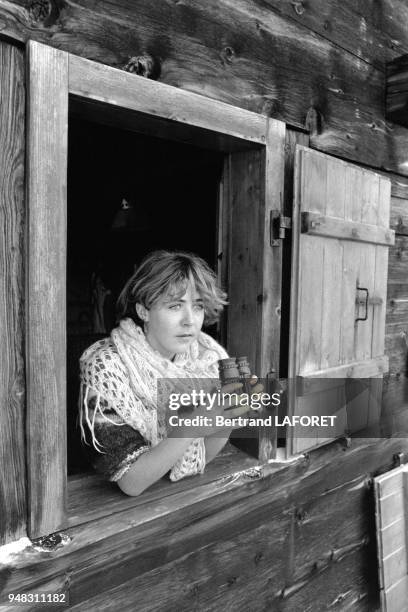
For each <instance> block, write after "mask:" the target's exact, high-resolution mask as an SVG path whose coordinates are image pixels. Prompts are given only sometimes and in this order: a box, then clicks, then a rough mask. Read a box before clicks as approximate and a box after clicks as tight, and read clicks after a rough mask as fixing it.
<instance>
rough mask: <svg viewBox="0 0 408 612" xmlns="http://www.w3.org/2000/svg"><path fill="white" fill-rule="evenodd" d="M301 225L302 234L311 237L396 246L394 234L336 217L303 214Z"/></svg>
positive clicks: (382, 228)
mask: <svg viewBox="0 0 408 612" xmlns="http://www.w3.org/2000/svg"><path fill="white" fill-rule="evenodd" d="M301 224H302V227H301V232H302V234H309V235H310V236H327V237H330V238H339V239H343V240H357V241H359V242H373V243H376V244H382V245H388V246H391V245H392V244H394V232H393V231H391V230H389V229H386V228H385V227H380V226H376V225H369V224H364V223H357V222H355V221H344V220H342V219H338V218H336V217H330V216H324V215H319V214H318V213H311V212H302V213H301Z"/></svg>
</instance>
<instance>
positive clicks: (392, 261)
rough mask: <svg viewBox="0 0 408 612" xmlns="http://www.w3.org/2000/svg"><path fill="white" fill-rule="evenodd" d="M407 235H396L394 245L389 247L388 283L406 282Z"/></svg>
mask: <svg viewBox="0 0 408 612" xmlns="http://www.w3.org/2000/svg"><path fill="white" fill-rule="evenodd" d="M407 266H408V237H407V236H396V237H395V245H394V246H393V247H391V248H390V252H389V260H388V285H393V284H399V285H401V284H404V283H406V282H407V269H408V268H407Z"/></svg>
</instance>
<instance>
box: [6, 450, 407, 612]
mask: <svg viewBox="0 0 408 612" xmlns="http://www.w3.org/2000/svg"><path fill="white" fill-rule="evenodd" d="M407 450H408V441H407V440H401V439H399V440H396V439H393V440H378V439H373V440H368V439H365V440H358V439H357V440H353V441H352V445H351V447H350V448H346V447H344V446H343V445H342V444H341V443H334V444H331V445H329V446H328V447H325V448H321V449H318V450H317V451H315V452H313V453H311V454H310V456H309V457H308V458H305V459H304V460H303V461H301V462H298V463H297V464H294V465H289V466H285V467H284V468H281V469H277V470H275V471H274V472H272V473H271V474H270V476H267V477H266V478H263V479H259V480H257V481H256V480H252V481H251V482H250V481H246V482H244V481H241V482H240V483H237V482H236V483H235V484H233V483H232V482H230V483H229V486H228V487H226V488H225V489H224V490H223V489H222V487H221V488H220V486H219V485H218V487H215V488H213V494H212V495H207V496H205V495H204V496H202V497H200V498H199V499H198V498H197V499H196V500H195V502H194V503H191V499H192V498H191V490H190V491H189V492H188V491H186V492H185V493H180V494H178V495H176V496H175V498H174V499H173V500H167V501H166V502H162V503H160V504H158V503H157V500H156V501H153V502H151V503H150V504H149V503H147V504H146V505H145V506H143V505H141V506H139V508H137V509H136V508H133V509H128V510H126V511H124V512H120V513H116V514H114V515H112V516H107V517H106V518H105V519H101V520H99V521H96V522H88V523H85V524H83V525H81V526H78V527H75V528H72V529H70V532H69V533H70V535H71V536H72V541H71V543H70V544H69V545H68V546H66V547H64V548H62V549H59V550H56V551H55V552H53V553H51V554H50V553H47V554H44V553H41V552H36V551H34V550H27V551H25V552H22V553H20V554H19V555H16V556H15V558H14V559H13V561H12V563H11V564H10V565H9V566H8V571H7V574H6V575H4V576H2V577H4V581H3V583H2V591H1V596H0V601H4V599H5V598H6V596H7V593H8V592H10V591H14V590H20V591H21V590H23V589H24V590H29V589H30V585H36V588H38V587H39V586H40V585H41V584H46V583H47V582H50V581H52V580H53V579H54V578H55V579H57V578H58V577H60V576H62V575H63V574H64V572H66V573H67V574H69V577H70V584H69V592H70V596H71V602H72V605H76V606H77V609H81V607H82V609H86V610H88V609H90V610H91V609H96V607H97V606H98V605H99V606H102V609H104V608H103V606H106V608H105V609H112V608H109V605H110V606H112V605H113V604H114V603H117V602H120V605H121V607H123V609H132V608H131V606H132V605H133V609H135V605H136V606H137V605H138V602H140V601H143V602H144V603H146V605H148V606H150V608H149V607H148V608H147V609H153V610H154V609H160V607H159V606H160V605H161V604H162V603H163V601H164V597H165V592H166V589H168V590H167V593H168V594H167V597H168V598H169V602H181V604H182V601H183V596H184V597H185V598H186V601H188V602H189V603H190V604H191V603H193V602H197V601H198V602H203V603H204V604H205V605H204V609H217V608H216V606H217V605H218V609H219V602H220V598H221V597H222V598H223V599H222V600H223V605H224V606H227V607H228V606H231V607H234V606H235V604H236V603H237V604H238V609H240V608H239V602H242V609H245V610H247V609H251V607H250V604H249V602H250V601H251V599H252V600H253V601H254V602H255V605H257V604H256V602H257V600H258V598H259V601H260V602H261V604H262V605H263V609H265V608H266V609H274V606H276V607H277V609H281V606H283V609H285V610H287V611H288V612H289V611H291V610H294V609H295V610H297V609H300V610H303V609H310V611H311V612H312V611H314V610H316V609H319V605H321V606H322V607H321V609H327V606H328V604H329V603H333V602H334V601H335V600H336V599H338V601H339V605H340V603H341V601H342V600H341V596H345V597H347V599H346V601H347V603H350V605H352V604H353V605H355V607H351V609H353V610H354V609H356V610H359V609H362V610H363V609H364V610H370V612H372V611H373V610H377V605H378V587H377V585H376V583H375V580H373V576H375V572H376V561H375V553H373V549H372V544H373V541H374V537H375V532H374V526H373V509H372V506H371V503H372V501H371V500H372V495H371V491H370V489H369V486H368V485H369V479H370V477H371V476H372V475H373V474H374V473H375V472H377V473H378V472H381V473H382V472H385V471H386V470H388V469H390V468H391V467H392V455H393V453H396V452H403V451H405V452H406V451H407ZM212 486H213V485H210V484H209V485H208V487H210V488H211V487H212ZM207 492H208V491H207ZM118 494H119V493H118ZM188 497H190V502H189V503H187V505H186V503H185V502H186V501H187V499H188ZM183 500H184V501H183ZM322 515H323V516H324V517H327V522H326V521H325V520H322ZM339 516H341V519H340V523H338V524H337V525H336V521H338V520H339V518H338V517H339ZM342 525H343V526H342ZM295 534H296V537H295ZM289 542H292V543H293V545H292V547H291V546H289ZM343 544H344V546H343ZM291 550H293V555H292V554H290V551H291ZM108 567H109V571H107V568H108ZM188 568H189V569H188ZM176 569H177V570H179V571H176ZM257 569H258V572H257ZM294 572H295V573H294ZM368 575H369V576H370V580H367V576H368ZM218 576H219V580H218V579H217V577H218ZM164 585H166V588H164ZM200 585H202V586H200ZM324 587H326V589H325V588H324ZM139 593H140V598H141V599H139ZM312 593H314V594H315V595H314V596H313V595H312ZM110 594H112V596H113V595H114V596H115V598H116V600H115V599H114V598H113V597H112V598H111V597H110ZM122 594H123V598H122ZM153 594H154V595H155V596H153ZM148 597H150V600H149V599H148ZM155 597H157V599H156V598H155ZM200 598H202V599H200ZM354 600H355V603H353V602H354ZM85 602H86V603H85ZM299 602H301V603H299ZM364 602H365V603H366V604H367V605H366V606H365V607H364V606H363V604H364ZM155 605H156V608H155V607H154V606H155ZM92 606H94V607H92ZM296 606H297V607H296ZM308 606H309V608H308ZM311 606H314V607H311ZM99 609H100V608H99ZM116 609H117V607H116ZM162 609H163V608H162ZM173 609H175V608H174V607H173ZM176 609H179V608H178V606H177V605H176ZM181 609H183V608H181ZM190 609H191V606H190ZM198 609H200V608H198ZM255 609H257V608H255ZM260 609H262V607H261V608H260ZM334 609H335V607H334ZM340 609H341V608H340Z"/></svg>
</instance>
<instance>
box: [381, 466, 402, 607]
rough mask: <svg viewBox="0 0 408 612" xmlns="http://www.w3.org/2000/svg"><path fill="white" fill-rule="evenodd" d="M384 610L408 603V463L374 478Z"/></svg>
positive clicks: (382, 604)
mask: <svg viewBox="0 0 408 612" xmlns="http://www.w3.org/2000/svg"><path fill="white" fill-rule="evenodd" d="M374 483H375V502H376V525H377V548H378V562H379V581H380V589H381V610H382V611H383V612H403V611H404V610H406V609H407V606H408V543H407V537H408V521H407V512H408V465H404V466H402V467H399V468H397V469H395V470H391V471H390V472H388V473H387V474H384V475H382V476H378V477H377V478H375V479H374Z"/></svg>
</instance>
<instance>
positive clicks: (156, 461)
mask: <svg viewBox="0 0 408 612" xmlns="http://www.w3.org/2000/svg"><path fill="white" fill-rule="evenodd" d="M193 440H194V438H166V439H165V440H162V441H161V442H159V444H157V446H154V447H153V448H152V449H150V450H149V451H147V452H146V453H143V455H140V457H139V458H138V459H137V461H135V463H134V464H133V465H132V466H131V467H130V469H129V470H128V471H127V472H126V474H125V475H124V476H122V478H121V479H120V480H118V485H119V487H120V489H121V490H122V491H123V492H124V493H126V495H140V493H142V492H143V491H144V490H145V489H147V488H148V487H150V485H152V484H153V483H155V482H156V481H157V480H159V479H160V478H161V477H162V476H164V474H166V472H168V471H169V470H170V469H171V468H172V467H173V466H174V464H175V463H176V462H177V461H178V459H180V457H181V456H182V455H183V454H184V451H185V450H186V449H187V448H188V447H189V446H190V444H191V442H192V441H193Z"/></svg>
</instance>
